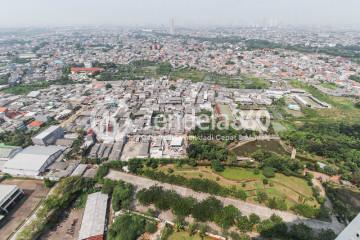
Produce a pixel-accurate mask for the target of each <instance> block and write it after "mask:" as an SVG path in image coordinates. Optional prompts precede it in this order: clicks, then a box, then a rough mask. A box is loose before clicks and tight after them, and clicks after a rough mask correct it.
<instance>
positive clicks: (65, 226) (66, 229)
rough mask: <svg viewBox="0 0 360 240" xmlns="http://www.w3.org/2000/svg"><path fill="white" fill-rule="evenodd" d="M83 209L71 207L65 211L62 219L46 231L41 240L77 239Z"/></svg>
mask: <svg viewBox="0 0 360 240" xmlns="http://www.w3.org/2000/svg"><path fill="white" fill-rule="evenodd" d="M83 214H84V209H75V208H73V209H71V210H69V211H67V212H65V214H64V217H63V220H62V221H61V222H60V223H59V224H57V225H56V226H55V228H53V229H51V230H50V231H48V232H47V233H46V234H44V235H43V236H42V237H41V238H40V239H42V240H45V239H46V240H59V239H61V240H73V239H78V237H79V231H80V226H81V221H82V217H83Z"/></svg>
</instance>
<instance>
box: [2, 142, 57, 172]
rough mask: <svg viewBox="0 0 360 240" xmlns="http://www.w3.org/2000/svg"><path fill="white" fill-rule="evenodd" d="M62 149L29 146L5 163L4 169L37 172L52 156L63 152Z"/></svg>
mask: <svg viewBox="0 0 360 240" xmlns="http://www.w3.org/2000/svg"><path fill="white" fill-rule="evenodd" d="M63 149H64V148H63V147H58V146H30V147H27V148H25V149H24V150H22V151H21V152H19V153H18V154H16V155H15V156H14V157H13V158H12V159H10V160H9V161H7V162H6V163H5V165H4V169H6V168H10V169H24V170H31V171H38V170H39V169H40V168H41V167H42V166H43V165H44V164H45V162H46V160H47V159H48V158H49V157H50V156H52V155H53V154H55V153H57V152H59V151H63Z"/></svg>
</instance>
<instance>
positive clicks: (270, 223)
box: [137, 186, 336, 240]
mask: <svg viewBox="0 0 360 240" xmlns="http://www.w3.org/2000/svg"><path fill="white" fill-rule="evenodd" d="M137 199H138V200H139V202H140V203H141V204H143V205H145V206H148V205H150V204H154V205H155V207H156V208H157V209H159V210H161V211H166V210H171V211H172V212H173V213H174V214H175V215H176V216H177V220H176V225H178V224H179V225H184V224H185V223H184V220H183V219H184V218H185V217H186V216H189V215H191V216H192V217H193V218H194V219H195V220H197V221H199V222H215V223H216V224H217V225H218V226H220V227H221V228H222V229H223V230H225V232H226V230H228V229H230V228H231V227H236V228H237V229H238V230H239V231H240V232H242V233H247V232H251V231H255V230H256V231H257V232H259V233H260V234H261V236H263V237H267V238H273V237H276V238H284V239H289V238H290V239H295V240H308V239H316V240H325V239H326V240H331V239H335V237H336V235H335V234H334V233H333V232H332V231H331V230H326V231H321V232H320V233H319V234H315V232H314V231H313V230H312V229H311V228H309V227H307V226H306V225H304V224H297V225H294V226H293V227H292V228H291V229H288V226H287V225H286V224H285V223H284V222H283V221H282V219H281V218H280V217H278V216H276V215H273V216H271V218H269V219H266V220H263V221H261V219H260V217H259V216H257V215H256V214H251V215H250V216H244V215H242V214H241V212H240V211H239V210H238V209H237V208H236V207H234V206H232V205H228V206H223V204H222V203H221V202H220V201H219V200H217V199H216V198H214V197H209V198H207V199H205V200H203V201H200V202H198V201H196V200H195V199H193V198H190V197H185V198H184V197H181V196H180V195H178V194H177V193H175V192H173V191H165V190H163V189H162V188H161V187H157V186H153V187H151V188H150V189H143V190H141V191H139V192H138V194H137ZM179 222H181V223H179ZM195 226H196V224H190V225H189V227H188V229H189V232H190V234H191V232H193V229H194V228H195ZM230 235H231V237H232V238H233V239H241V238H240V237H239V235H238V234H236V233H231V234H230Z"/></svg>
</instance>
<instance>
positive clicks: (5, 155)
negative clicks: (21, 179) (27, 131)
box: [0, 144, 22, 170]
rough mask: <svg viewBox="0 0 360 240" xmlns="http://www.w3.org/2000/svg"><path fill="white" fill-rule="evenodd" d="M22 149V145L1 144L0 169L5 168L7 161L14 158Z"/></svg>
mask: <svg viewBox="0 0 360 240" xmlns="http://www.w3.org/2000/svg"><path fill="white" fill-rule="evenodd" d="M21 150H22V148H21V147H13V146H5V145H3V144H0V170H2V169H3V166H4V165H5V163H6V162H7V161H9V160H10V159H11V158H13V157H14V156H15V155H16V154H17V153H18V152H20V151H21Z"/></svg>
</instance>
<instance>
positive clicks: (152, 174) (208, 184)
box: [143, 169, 247, 200]
mask: <svg viewBox="0 0 360 240" xmlns="http://www.w3.org/2000/svg"><path fill="white" fill-rule="evenodd" d="M143 175H144V176H146V177H148V178H151V179H153V180H157V181H160V182H166V183H170V184H176V185H180V186H184V187H188V188H190V189H192V190H194V191H197V192H205V193H210V194H214V195H219V196H234V197H236V198H240V199H241V200H246V198H247V194H246V192H245V191H244V190H241V189H236V188H227V187H223V186H221V185H220V184H218V183H217V182H215V181H212V180H209V179H201V178H189V179H188V178H185V177H183V176H179V175H168V174H165V173H163V172H157V171H152V170H149V169H148V170H145V171H144V172H143Z"/></svg>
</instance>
